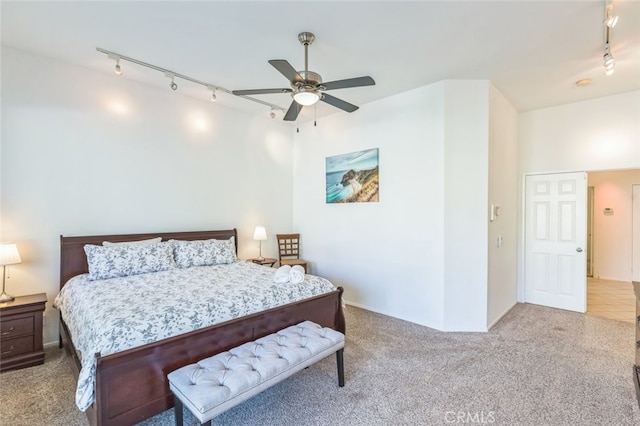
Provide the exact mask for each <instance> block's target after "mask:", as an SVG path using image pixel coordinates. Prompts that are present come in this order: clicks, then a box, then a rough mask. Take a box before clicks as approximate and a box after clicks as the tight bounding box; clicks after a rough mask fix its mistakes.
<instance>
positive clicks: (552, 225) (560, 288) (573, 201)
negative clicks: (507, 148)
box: [524, 172, 587, 312]
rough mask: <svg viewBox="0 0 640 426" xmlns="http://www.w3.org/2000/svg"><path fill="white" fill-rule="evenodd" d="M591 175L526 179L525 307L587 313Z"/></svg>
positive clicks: (559, 175) (561, 175)
mask: <svg viewBox="0 0 640 426" xmlns="http://www.w3.org/2000/svg"><path fill="white" fill-rule="evenodd" d="M586 218H587V174H586V173H584V172H579V173H557V174H547V175H532V176H527V177H526V180H525V219H524V220H525V302H527V303H534V304H537V305H545V306H551V307H554V308H561V309H568V310H571V311H577V312H585V311H586V308H587V277H586V274H585V271H586V265H587V260H586V259H587V256H586V255H587V251H586V236H587V220H586Z"/></svg>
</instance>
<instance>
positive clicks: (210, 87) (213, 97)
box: [207, 86, 218, 102]
mask: <svg viewBox="0 0 640 426" xmlns="http://www.w3.org/2000/svg"><path fill="white" fill-rule="evenodd" d="M207 89H209V90H211V97H210V98H209V99H211V102H215V101H217V100H218V97H217V96H216V90H217V89H218V88H217V87H215V86H207Z"/></svg>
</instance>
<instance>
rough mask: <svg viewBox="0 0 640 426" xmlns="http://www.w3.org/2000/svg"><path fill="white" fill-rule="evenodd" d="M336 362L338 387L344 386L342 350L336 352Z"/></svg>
mask: <svg viewBox="0 0 640 426" xmlns="http://www.w3.org/2000/svg"><path fill="white" fill-rule="evenodd" d="M336 361H337V362H338V386H340V387H343V386H344V348H342V349H338V351H337V352H336Z"/></svg>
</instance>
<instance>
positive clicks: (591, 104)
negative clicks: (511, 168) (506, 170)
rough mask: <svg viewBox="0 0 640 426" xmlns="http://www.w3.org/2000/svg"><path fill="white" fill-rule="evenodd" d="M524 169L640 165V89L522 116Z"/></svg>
mask: <svg viewBox="0 0 640 426" xmlns="http://www.w3.org/2000/svg"><path fill="white" fill-rule="evenodd" d="M518 127H519V140H520V146H519V156H520V172H521V173H540V172H566V171H596V170H614V169H633V168H638V167H639V166H640V90H636V91H632V92H627V93H622V94H619V95H613V96H607V97H603V98H598V99H593V100H589V101H583V102H576V103H573V104H567V105H561V106H557V107H553V108H544V109H539V110H535V111H530V112H526V113H522V114H520V120H519V125H518Z"/></svg>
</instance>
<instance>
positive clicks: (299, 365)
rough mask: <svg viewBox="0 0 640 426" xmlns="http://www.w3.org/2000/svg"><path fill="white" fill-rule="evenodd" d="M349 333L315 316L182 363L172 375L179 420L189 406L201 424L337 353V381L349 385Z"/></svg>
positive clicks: (209, 421) (206, 423)
mask: <svg viewBox="0 0 640 426" xmlns="http://www.w3.org/2000/svg"><path fill="white" fill-rule="evenodd" d="M343 350H344V335H343V334H342V333H340V332H338V331H335V330H333V329H331V328H323V327H320V326H319V325H318V324H316V323H313V322H311V321H304V322H301V323H300V324H297V325H293V326H291V327H288V328H285V329H283V330H280V331H279V332H277V333H274V334H270V335H268V336H265V337H262V338H260V339H257V340H255V341H253V342H249V343H245V344H243V345H240V346H238V347H236V348H234V349H231V350H229V351H227V352H222V353H220V354H217V355H214V356H212V357H209V358H205V359H203V360H202V361H199V362H197V363H196V364H190V365H187V366H184V367H182V368H179V369H177V370H175V371H173V372H171V373H169V375H168V376H167V377H168V379H169V387H170V389H171V391H172V392H173V395H174V399H175V418H176V425H177V426H182V423H183V407H184V406H186V407H187V408H188V409H189V410H190V411H191V413H193V415H194V416H195V417H196V418H197V419H198V420H199V421H200V423H201V424H205V425H211V419H212V418H214V417H215V416H217V415H218V414H220V413H222V412H224V411H226V410H228V409H230V408H232V407H235V406H236V405H238V404H240V403H241V402H244V401H246V400H247V399H249V398H251V397H252V396H254V395H256V394H258V393H260V392H262V391H263V390H265V389H267V388H269V387H271V386H273V385H275V384H276V383H278V382H280V381H282V380H284V379H286V378H287V377H289V376H291V375H293V374H294V373H296V372H298V371H300V370H302V369H304V368H306V367H308V366H310V365H311V364H313V363H315V362H317V361H320V360H321V359H323V358H326V357H327V356H329V355H331V354H332V353H334V352H335V353H336V360H337V364H338V385H339V386H340V387H342V386H344V366H343Z"/></svg>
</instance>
